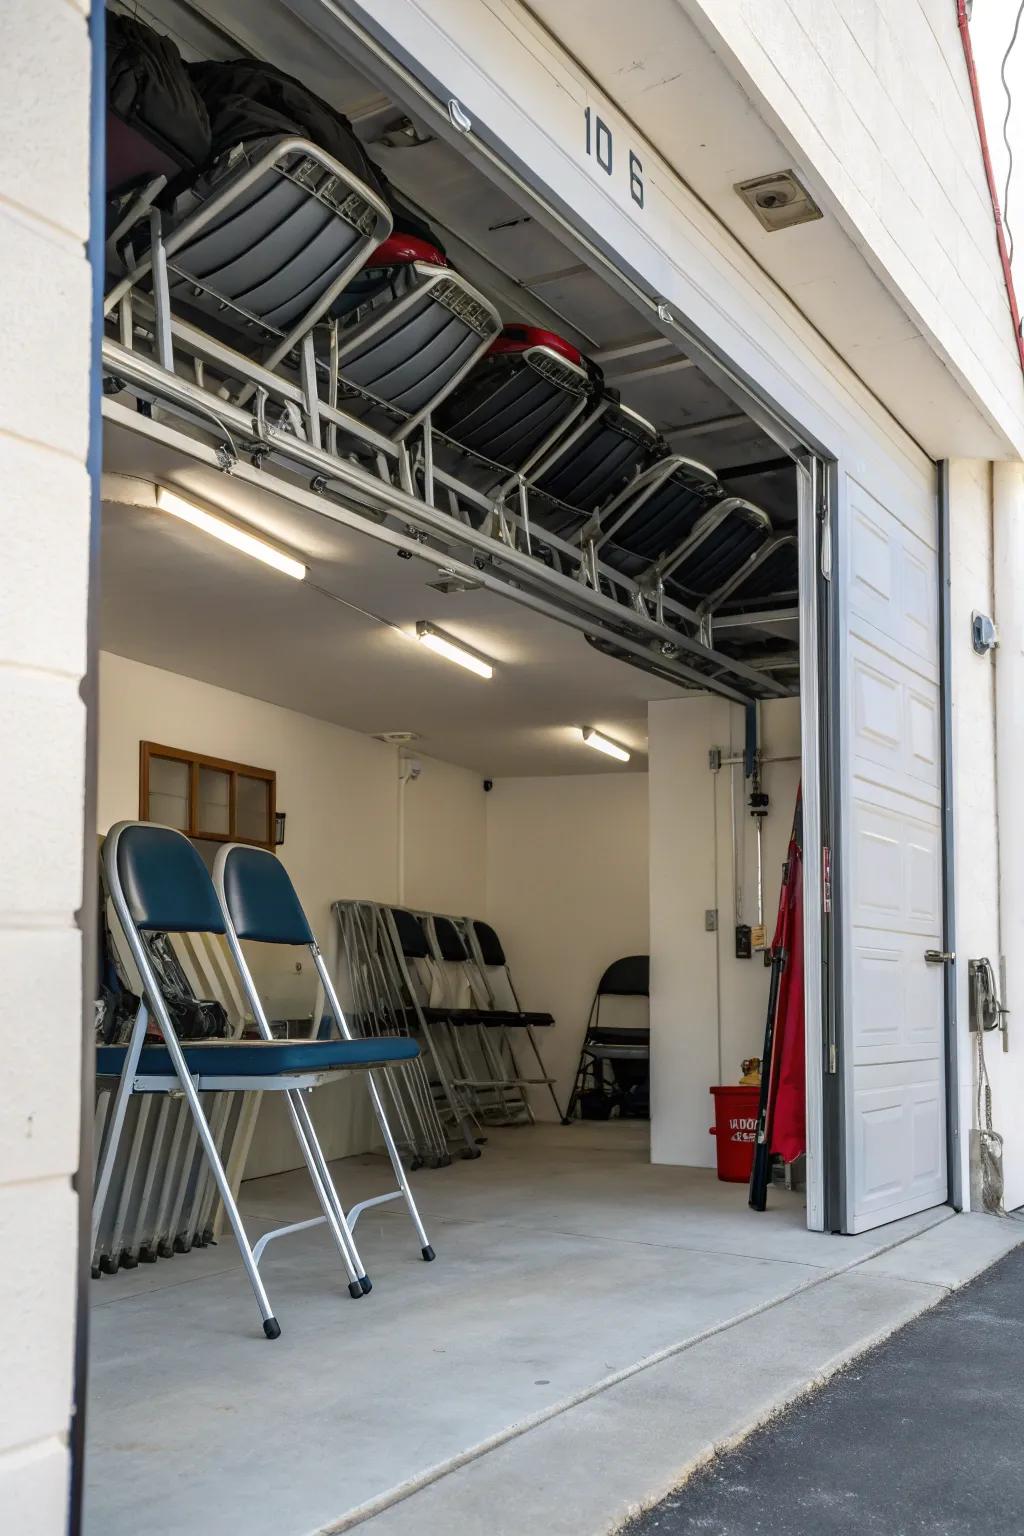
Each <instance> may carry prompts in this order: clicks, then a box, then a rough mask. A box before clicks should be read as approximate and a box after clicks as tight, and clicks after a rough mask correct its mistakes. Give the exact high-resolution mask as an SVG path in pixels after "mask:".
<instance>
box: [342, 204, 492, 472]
mask: <svg viewBox="0 0 1024 1536" xmlns="http://www.w3.org/2000/svg"><path fill="white" fill-rule="evenodd" d="M359 288H364V289H365V290H366V291H372V294H373V296H372V298H370V299H369V300H368V301H365V300H364V302H363V303H362V305H361V306H360V307H359V308H358V309H356V310H354V311H353V310H352V298H353V297H354V296H357V295H358V289H359ZM339 311H340V314H339V313H338V312H339ZM335 316H336V318H334V319H332V320H331V322H330V328H329V347H330V350H329V358H328V362H327V372H328V380H329V382H328V390H327V403H328V405H329V406H330V407H331V408H332V409H336V408H338V407H339V406H340V407H341V408H342V409H343V410H344V411H345V413H346V414H347V415H348V416H351V417H354V418H355V419H356V420H357V421H361V422H362V423H364V425H366V426H368V427H370V428H371V429H372V430H373V431H375V432H380V433H383V434H384V435H386V436H388V437H389V438H391V439H392V440H393V441H395V442H402V441H404V440H405V439H406V438H408V437H409V436H410V435H411V434H412V433H413V432H414V431H415V429H416V428H417V427H419V426H421V425H423V426H424V428H425V433H426V434H427V435H429V432H430V430H431V415H432V412H433V411H434V410H436V408H437V407H438V406H439V405H440V404H441V402H442V401H443V400H445V399H446V398H447V396H448V395H449V394H450V393H451V391H452V390H453V389H455V388H456V386H457V385H458V383H459V381H460V380H461V379H462V378H464V377H465V375H466V374H467V373H468V372H469V370H470V369H471V368H472V367H473V364H474V363H475V362H476V360H477V358H478V357H480V356H481V354H482V353H483V352H484V351H485V350H486V348H487V347H488V346H489V345H490V344H491V342H492V341H493V339H494V337H495V336H496V335H497V334H498V332H499V330H500V329H501V319H500V317H499V315H498V312H497V310H496V309H495V308H494V306H493V305H492V304H491V303H490V302H489V301H488V300H487V299H486V298H484V296H483V294H482V293H480V292H479V291H478V290H477V289H476V288H474V287H472V286H471V284H470V283H468V282H467V281H466V279H465V278H464V277H462V276H461V275H460V273H458V272H456V270H455V269H454V267H452V265H451V264H450V262H449V261H448V259H447V258H446V257H445V256H444V255H442V254H441V252H440V251H438V250H437V249H436V247H434V246H431V245H429V244H428V243H427V242H426V241H425V240H421V239H418V238H417V237H415V236H413V235H405V234H392V235H391V236H389V238H388V239H387V240H385V241H384V242H383V243H382V244H381V245H380V246H378V248H377V250H376V251H374V253H373V255H372V256H371V257H370V258H369V260H368V261H367V263H366V265H365V267H364V269H363V271H362V272H361V273H360V275H359V279H358V281H357V288H356V291H355V295H354V294H353V291H352V290H351V289H349V290H346V291H345V292H344V293H343V294H341V295H340V296H339V302H338V304H336V306H335ZM425 451H426V450H425Z"/></svg>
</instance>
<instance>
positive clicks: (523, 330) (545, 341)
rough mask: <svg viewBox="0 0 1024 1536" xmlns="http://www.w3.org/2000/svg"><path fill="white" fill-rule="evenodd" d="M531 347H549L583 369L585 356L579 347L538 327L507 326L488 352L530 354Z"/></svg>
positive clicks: (552, 332)
mask: <svg viewBox="0 0 1024 1536" xmlns="http://www.w3.org/2000/svg"><path fill="white" fill-rule="evenodd" d="M531 347H548V348H549V349H550V350H551V351H552V352H557V353H558V354H559V355H560V356H561V357H564V358H567V359H568V361H569V362H570V363H575V364H576V366H577V368H582V367H583V354H582V353H581V352H580V350H579V348H578V347H574V346H573V344H572V342H571V341H566V340H565V338H564V336H558V335H556V333H555V332H554V331H545V330H542V329H541V328H540V326H537V325H506V326H505V327H504V329H503V330H502V333H501V335H500V336H499V337H498V338H497V339H496V340H495V341H493V342H492V343H491V345H490V347H489V349H488V350H489V351H490V352H492V353H498V352H528V351H529V349H530V348H531Z"/></svg>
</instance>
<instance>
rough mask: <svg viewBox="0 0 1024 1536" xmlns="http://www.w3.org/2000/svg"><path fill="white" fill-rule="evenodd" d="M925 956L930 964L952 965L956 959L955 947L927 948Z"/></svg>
mask: <svg viewBox="0 0 1024 1536" xmlns="http://www.w3.org/2000/svg"><path fill="white" fill-rule="evenodd" d="M924 958H925V960H926V961H927V962H928V964H929V965H952V964H953V961H954V960H955V959H956V950H954V949H926V950H925V952H924Z"/></svg>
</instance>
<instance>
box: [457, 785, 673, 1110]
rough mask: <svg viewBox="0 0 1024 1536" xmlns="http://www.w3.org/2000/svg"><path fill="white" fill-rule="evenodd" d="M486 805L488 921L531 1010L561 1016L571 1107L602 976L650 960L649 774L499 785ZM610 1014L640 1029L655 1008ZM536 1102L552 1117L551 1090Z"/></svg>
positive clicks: (552, 1054) (563, 1077)
mask: <svg viewBox="0 0 1024 1536" xmlns="http://www.w3.org/2000/svg"><path fill="white" fill-rule="evenodd" d="M486 799H487V916H488V920H489V921H490V922H491V923H492V924H493V925H494V927H495V929H496V930H497V932H498V935H499V937H500V938H501V941H502V945H503V946H504V949H505V952H506V954H507V956H508V960H509V964H510V966H511V968H512V975H513V978H514V979H515V983H516V987H517V989H518V991H519V995H520V1000H521V1002H522V1004H523V1007H524V1008H539V1009H546V1010H547V1011H548V1012H549V1013H552V1014H554V1016H555V1028H554V1029H553V1030H550V1031H545V1032H544V1033H543V1035H542V1036H541V1049H542V1050H543V1052H544V1056H545V1061H546V1064H547V1066H548V1067H549V1069H551V1070H552V1071H553V1072H554V1073H555V1075H556V1076H557V1078H558V1084H557V1088H556V1092H557V1094H558V1097H559V1102H560V1103H561V1104H562V1105H563V1106H564V1105H565V1102H566V1100H567V1098H568V1095H569V1093H570V1091H571V1088H572V1082H573V1078H574V1075H575V1071H576V1063H577V1060H578V1058H579V1049H580V1043H581V1041H582V1039H583V1031H584V1027H585V1025H586V1018H587V1012H588V1010H589V1007H590V1002H591V999H592V997H593V995H594V989H595V987H596V986H597V983H598V980H599V979H600V976H601V974H602V972H603V971H604V970H605V968H606V967H607V966H608V965H610V964H611V962H612V961H613V960H618V959H619V958H621V956H623V955H631V954H644V953H646V952H647V945H648V924H647V902H648V889H647V842H648V828H647V775H646V774H643V773H629V772H621V773H620V772H615V771H611V772H609V773H602V774H585V775H580V776H578V777H577V776H575V775H572V776H559V777H557V778H522V779H498V780H496V781H495V785H494V788H493V790H492V791H491V793H490V794H489V795H488V796H487V797H486ZM608 1008H609V1010H611V1009H614V1008H622V1009H627V1010H629V1022H630V1023H632V1022H641V1021H642V1017H643V1014H644V1013H645V1012H646V1007H645V1005H643V1004H641V1005H639V1007H637V1006H635V1005H632V1004H631V1003H630V1002H627V1001H626V1000H625V999H623V1000H622V1001H621V1002H611V1003H609V1004H608ZM620 1016H621V1017H623V1022H626V1018H625V1015H620ZM606 1022H607V1023H611V1022H612V1014H611V1012H610V1011H609V1014H608V1016H607V1018H606ZM533 1104H534V1109H535V1112H536V1114H537V1115H538V1116H539V1117H543V1118H545V1119H547V1118H552V1117H553V1115H554V1111H553V1109H552V1107H551V1103H550V1100H549V1099H547V1096H546V1095H545V1094H543V1093H540V1092H535V1093H534V1095H533Z"/></svg>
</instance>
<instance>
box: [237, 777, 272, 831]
mask: <svg viewBox="0 0 1024 1536" xmlns="http://www.w3.org/2000/svg"><path fill="white" fill-rule="evenodd" d="M237 794H238V799H237V801H236V802H235V836H236V837H248V838H251V839H252V841H253V842H260V843H266V842H270V841H271V840H272V836H271V832H270V829H269V827H268V821H269V816H270V785H269V784H268V782H267V780H266V779H253V778H250V776H249V775H248V774H247V773H240V774H239V775H238V790H237Z"/></svg>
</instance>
